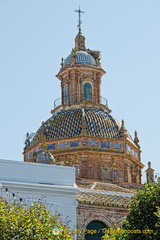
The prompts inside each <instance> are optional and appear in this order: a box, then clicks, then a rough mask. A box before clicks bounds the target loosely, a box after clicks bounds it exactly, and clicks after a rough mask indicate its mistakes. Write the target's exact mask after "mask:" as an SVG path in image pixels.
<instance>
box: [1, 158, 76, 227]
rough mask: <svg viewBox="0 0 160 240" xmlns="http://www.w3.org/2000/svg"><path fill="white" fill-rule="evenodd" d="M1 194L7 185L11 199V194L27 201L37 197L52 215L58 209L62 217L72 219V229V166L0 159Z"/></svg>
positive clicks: (73, 224)
mask: <svg viewBox="0 0 160 240" xmlns="http://www.w3.org/2000/svg"><path fill="white" fill-rule="evenodd" d="M0 183H1V184H2V186H1V195H2V196H4V195H5V189H6V188H8V195H7V196H5V197H6V198H8V200H10V199H11V198H12V193H15V194H16V197H19V198H22V199H23V201H26V203H27V204H31V203H33V202H34V201H37V200H38V199H41V200H42V201H44V202H46V204H47V205H48V208H49V209H50V210H51V211H52V213H53V215H54V214H55V213H56V212H58V213H60V214H61V215H62V216H63V217H62V219H63V220H65V219H66V218H67V216H69V217H68V220H71V223H70V226H71V228H75V226H76V224H77V222H76V207H77V201H76V195H77V193H78V191H79V190H78V188H77V186H76V184H75V168H73V167H64V166H57V165H50V164H38V163H28V162H19V161H10V160H0Z"/></svg>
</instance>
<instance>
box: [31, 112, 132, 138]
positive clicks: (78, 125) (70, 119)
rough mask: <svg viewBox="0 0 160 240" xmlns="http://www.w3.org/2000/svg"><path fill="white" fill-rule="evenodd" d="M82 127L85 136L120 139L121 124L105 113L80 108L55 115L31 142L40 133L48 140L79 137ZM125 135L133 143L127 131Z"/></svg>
mask: <svg viewBox="0 0 160 240" xmlns="http://www.w3.org/2000/svg"><path fill="white" fill-rule="evenodd" d="M84 121H85V123H84ZM84 125H85V128H86V132H87V136H93V137H101V138H121V134H120V131H121V126H122V124H121V122H119V121H117V120H116V119H114V118H113V117H112V116H111V115H110V114H109V113H108V112H107V111H105V110H102V109H91V108H82V109H73V110H62V111H60V112H58V113H56V115H53V116H52V117H51V118H49V119H48V120H47V121H46V122H45V123H44V124H43V125H42V126H41V127H40V128H39V129H38V131H37V133H36V134H35V136H34V137H33V139H32V141H31V142H34V139H36V136H37V137H38V135H39V136H41V135H42V132H43V133H45V136H46V139H48V140H52V139H64V138H71V137H76V136H80V135H81V131H82V126H83V127H84ZM126 134H127V137H128V138H129V139H130V140H131V141H133V140H132V138H131V136H130V134H129V133H128V131H126Z"/></svg>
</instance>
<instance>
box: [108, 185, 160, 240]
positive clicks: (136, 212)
mask: <svg viewBox="0 0 160 240" xmlns="http://www.w3.org/2000/svg"><path fill="white" fill-rule="evenodd" d="M106 236H107V235H106ZM106 236H105V237H106ZM105 237H104V240H105ZM111 237H112V238H108V239H114V240H121V239H123V240H135V239H136V240H144V239H145V240H151V239H153V240H159V239H160V183H150V184H146V185H144V189H143V190H139V191H138V194H137V196H136V198H134V199H133V200H132V201H131V205H130V210H129V214H128V216H127V218H126V220H125V221H124V223H123V225H122V228H121V231H115V233H113V234H111ZM106 239H107V238H106Z"/></svg>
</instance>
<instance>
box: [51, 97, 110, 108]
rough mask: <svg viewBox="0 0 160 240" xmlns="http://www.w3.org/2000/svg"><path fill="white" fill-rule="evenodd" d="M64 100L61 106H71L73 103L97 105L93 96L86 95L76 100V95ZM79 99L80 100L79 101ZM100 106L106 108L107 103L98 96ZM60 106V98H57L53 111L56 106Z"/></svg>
mask: <svg viewBox="0 0 160 240" xmlns="http://www.w3.org/2000/svg"><path fill="white" fill-rule="evenodd" d="M64 99H65V100H66V101H64V102H63V104H73V103H83V102H85V103H98V101H97V100H96V97H95V96H94V95H89V96H88V95H87V96H86V98H84V97H83V98H78V99H77V95H75V96H74V95H71V96H70V97H67V96H65V97H64ZM80 99H81V100H80ZM100 104H103V105H105V106H106V107H108V101H107V99H106V98H104V97H102V96H100ZM60 105H62V97H60V98H57V99H56V100H55V101H54V109H55V108H56V107H58V106H60Z"/></svg>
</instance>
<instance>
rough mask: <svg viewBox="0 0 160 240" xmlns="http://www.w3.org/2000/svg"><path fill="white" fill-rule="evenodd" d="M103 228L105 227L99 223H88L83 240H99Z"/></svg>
mask: <svg viewBox="0 0 160 240" xmlns="http://www.w3.org/2000/svg"><path fill="white" fill-rule="evenodd" d="M104 228H107V226H106V225H105V224H104V223H102V222H100V221H92V222H90V223H89V224H88V225H87V227H86V229H87V230H88V231H87V233H86V235H85V240H101V237H102V236H103V235H104V230H102V229H104Z"/></svg>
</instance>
